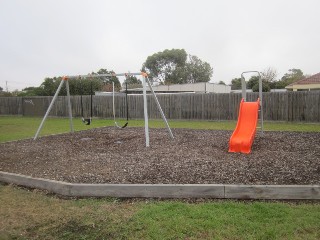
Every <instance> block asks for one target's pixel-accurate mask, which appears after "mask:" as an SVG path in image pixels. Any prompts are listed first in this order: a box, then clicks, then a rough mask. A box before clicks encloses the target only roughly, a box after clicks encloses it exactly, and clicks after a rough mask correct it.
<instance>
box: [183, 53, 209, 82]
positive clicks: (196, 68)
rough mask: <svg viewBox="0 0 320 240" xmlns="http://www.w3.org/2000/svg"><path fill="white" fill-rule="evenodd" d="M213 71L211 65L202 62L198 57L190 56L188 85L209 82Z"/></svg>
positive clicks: (187, 72)
mask: <svg viewBox="0 0 320 240" xmlns="http://www.w3.org/2000/svg"><path fill="white" fill-rule="evenodd" d="M212 73H213V69H212V67H211V66H210V64H209V63H207V62H203V61H201V59H199V58H198V57H197V56H192V55H189V61H188V62H187V63H186V67H185V74H186V82H187V83H196V82H209V81H210V79H211V76H212Z"/></svg>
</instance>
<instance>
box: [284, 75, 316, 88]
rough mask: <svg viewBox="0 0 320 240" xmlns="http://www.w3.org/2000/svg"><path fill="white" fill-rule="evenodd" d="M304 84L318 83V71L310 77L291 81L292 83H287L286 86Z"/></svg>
mask: <svg viewBox="0 0 320 240" xmlns="http://www.w3.org/2000/svg"><path fill="white" fill-rule="evenodd" d="M306 84H320V73H317V74H315V75H312V76H310V77H307V78H304V79H301V80H298V81H296V82H293V83H291V84H289V85H288V86H287V87H290V86H293V85H306Z"/></svg>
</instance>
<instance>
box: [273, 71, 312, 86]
mask: <svg viewBox="0 0 320 240" xmlns="http://www.w3.org/2000/svg"><path fill="white" fill-rule="evenodd" d="M305 77H306V76H305V75H304V74H303V72H302V71H301V70H300V69H296V68H292V69H289V70H288V73H285V74H284V75H283V77H282V78H281V79H280V80H279V81H275V82H273V83H272V84H271V88H276V89H282V88H285V87H286V86H288V85H289V84H291V83H293V82H296V81H298V80H301V79H304V78H305Z"/></svg>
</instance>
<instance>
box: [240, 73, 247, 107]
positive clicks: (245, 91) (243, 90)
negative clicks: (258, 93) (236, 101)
mask: <svg viewBox="0 0 320 240" xmlns="http://www.w3.org/2000/svg"><path fill="white" fill-rule="evenodd" d="M241 89H242V98H243V99H244V101H245V102H246V101H247V85H246V80H245V78H244V76H243V73H241Z"/></svg>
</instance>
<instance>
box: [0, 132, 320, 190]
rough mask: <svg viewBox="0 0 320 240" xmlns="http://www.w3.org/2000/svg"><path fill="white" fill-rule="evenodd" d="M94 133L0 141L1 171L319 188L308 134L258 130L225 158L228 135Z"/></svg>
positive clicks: (81, 179) (319, 171)
mask: <svg viewBox="0 0 320 240" xmlns="http://www.w3.org/2000/svg"><path fill="white" fill-rule="evenodd" d="M172 131H173V134H174V136H175V138H174V139H173V140H172V139H171V138H170V137H168V133H167V131H166V129H151V130H150V147H148V148H147V147H146V146H145V137H144V129H143V128H141V127H127V128H126V129H118V128H115V127H104V128H95V129H91V130H85V131H80V132H75V133H66V134H58V135H52V136H46V137H41V138H39V139H38V140H37V141H34V140H32V139H27V140H19V141H14V142H6V143H2V144H0V152H1V154H2V156H1V159H2V160H1V162H0V171H4V172H11V173H18V174H22V175H27V176H32V177H36V178H45V179H52V180H58V181H65V182H70V183H130V184H132V183H146V184H150V183H152V184H153V183H154V184H156V183H158V184H159V183H160V184H169V183H177V184H178V183H180V184H205V183H206V184H208V183H210V184H213V183H216V184H262V185H265V184H271V185H272V184H279V185H303V184H320V166H319V158H320V155H319V153H320V138H319V133H317V132H314V133H311V132H309V133H308V132H273V131H265V132H264V135H263V136H261V133H260V132H257V133H256V138H255V140H254V143H253V145H252V152H251V153H250V154H243V153H229V152H228V142H229V138H230V136H231V134H232V131H227V130H193V129H173V130H172Z"/></svg>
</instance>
